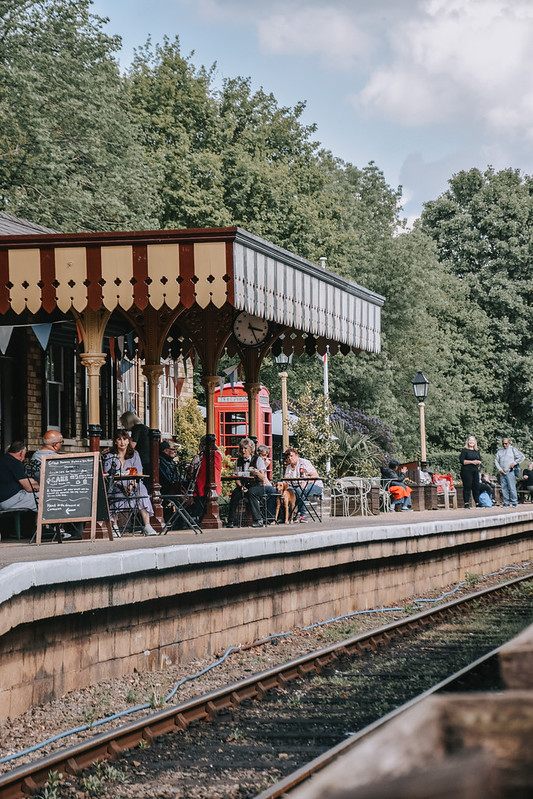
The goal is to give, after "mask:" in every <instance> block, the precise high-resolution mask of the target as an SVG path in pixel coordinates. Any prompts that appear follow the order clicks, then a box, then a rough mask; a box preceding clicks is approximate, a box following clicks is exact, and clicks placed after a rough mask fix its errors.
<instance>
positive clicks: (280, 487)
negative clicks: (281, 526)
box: [275, 480, 296, 524]
mask: <svg viewBox="0 0 533 799" xmlns="http://www.w3.org/2000/svg"><path fill="white" fill-rule="evenodd" d="M276 491H277V492H278V494H279V497H278V498H277V502H276V517H275V521H276V522H277V520H278V516H279V512H280V509H281V507H283V509H284V511H285V522H287V523H288V524H290V523H291V522H292V521H293V516H294V511H295V509H296V494H295V493H294V491H293V490H292V488H291V487H290V486H289V484H288V483H286V482H285V481H284V480H283V481H281V480H280V482H279V483H276Z"/></svg>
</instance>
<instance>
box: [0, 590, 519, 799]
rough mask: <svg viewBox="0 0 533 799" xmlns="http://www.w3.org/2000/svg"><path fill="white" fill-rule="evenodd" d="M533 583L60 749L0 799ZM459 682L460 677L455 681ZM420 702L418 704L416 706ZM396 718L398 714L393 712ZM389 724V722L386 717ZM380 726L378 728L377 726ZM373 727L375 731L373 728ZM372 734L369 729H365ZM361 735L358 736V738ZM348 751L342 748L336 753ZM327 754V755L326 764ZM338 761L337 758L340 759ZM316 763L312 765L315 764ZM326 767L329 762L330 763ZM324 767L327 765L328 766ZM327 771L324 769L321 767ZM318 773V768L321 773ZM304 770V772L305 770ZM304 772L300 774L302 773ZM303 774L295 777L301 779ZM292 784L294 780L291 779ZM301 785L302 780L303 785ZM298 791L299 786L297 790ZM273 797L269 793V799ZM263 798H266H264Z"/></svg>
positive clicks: (433, 613) (31, 766)
mask: <svg viewBox="0 0 533 799" xmlns="http://www.w3.org/2000/svg"><path fill="white" fill-rule="evenodd" d="M531 579H533V575H531V574H529V575H523V576H521V577H516V578H514V579H513V580H508V581H506V582H504V583H500V584H499V585H497V586H492V587H489V588H484V589H482V590H481V591H477V592H475V593H474V594H468V595H467V596H465V597H460V598H459V599H454V600H452V601H450V602H446V603H444V604H442V605H439V606H438V607H433V608H430V609H429V610H425V611H421V612H420V613H416V614H414V615H413V616H409V617H408V618H406V619H401V620H399V621H394V622H390V623H389V624H386V625H383V626H382V627H379V628H376V629H374V630H370V631H368V632H365V633H360V634H359V635H356V636H353V637H351V638H348V639H346V640H344V641H341V642H339V643H337V644H330V645H329V646H327V647H325V648H323V649H320V650H316V651H314V652H311V653H309V654H307V655H302V656H301V657H299V658H296V659H295V660H291V661H289V662H287V663H284V664H282V665H280V666H275V667H273V668H271V669H269V670H267V671H264V672H260V673H258V674H254V675H252V676H250V677H247V678H246V679H244V680H240V681H238V682H236V683H232V684H231V685H227V686H224V687H223V688H219V689H217V690H215V691H212V692H210V693H208V694H203V695H201V696H199V697H195V698H194V699H190V700H188V701H186V702H183V703H181V704H179V705H173V706H172V707H170V708H167V709H165V710H160V711H158V712H156V713H152V714H149V715H147V716H145V717H143V718H141V719H138V720H136V721H132V722H129V723H128V724H125V725H122V726H120V727H116V728H114V729H112V730H110V731H108V732H104V733H100V734H98V735H96V736H93V737H92V738H90V739H89V740H86V741H82V742H81V743H77V744H74V745H72V746H70V747H66V748H62V749H58V750H57V751H56V752H52V753H51V754H49V755H46V756H45V757H44V758H41V759H39V760H36V761H33V762H31V763H28V764H25V765H23V766H19V767H18V768H15V769H13V770H11V771H8V772H6V773H5V774H2V775H0V799H19V797H25V796H28V795H29V794H32V793H35V792H36V791H38V790H39V788H41V787H42V786H43V785H45V784H46V782H47V780H48V776H49V774H50V772H51V771H61V772H63V773H67V774H71V775H76V774H79V773H80V772H81V771H83V770H84V769H86V768H88V767H89V766H91V765H93V764H94V763H96V762H98V761H102V760H111V759H114V758H116V757H119V756H120V755H121V754H122V753H123V752H124V751H125V750H127V749H131V748H134V747H136V746H139V744H141V742H144V743H145V744H150V743H151V742H152V741H153V740H154V738H156V737H158V736H160V735H165V734H167V733H171V732H177V731H180V730H185V729H187V727H188V726H189V725H190V724H191V723H193V722H195V721H210V720H211V719H213V718H214V717H215V716H216V715H217V713H218V712H219V711H220V710H223V709H225V708H228V707H236V706H238V705H239V704H241V703H242V702H243V701H245V700H246V699H251V698H253V699H260V698H261V697H262V696H263V695H264V694H265V693H266V692H267V691H269V690H271V689H272V688H279V687H283V686H284V685H286V684H287V683H288V682H290V681H291V680H295V679H298V678H300V677H303V676H305V675H307V674H310V673H313V672H315V673H320V672H321V671H322V669H323V668H324V667H325V666H328V665H329V664H331V663H333V662H335V661H336V660H338V659H339V658H342V657H346V656H350V655H357V654H359V653H362V652H365V651H368V650H371V651H376V649H377V648H378V647H379V646H381V645H383V644H386V643H388V642H389V641H390V640H391V639H392V638H393V637H394V636H395V635H398V634H400V635H401V634H402V633H404V632H407V631H409V630H411V629H417V628H419V627H421V626H424V625H426V624H428V623H429V622H430V621H431V620H432V619H435V618H437V619H439V618H440V617H443V616H446V615H448V614H450V613H454V612H459V611H460V609H461V607H462V606H465V605H467V604H469V603H470V602H473V601H475V600H478V599H483V598H488V597H490V596H493V595H494V594H496V593H499V592H501V591H504V590H507V589H508V588H510V587H512V586H513V585H517V584H520V583H522V582H524V581H527V580H531ZM454 676H456V675H454ZM412 701H415V700H412ZM393 712H395V711H393ZM385 718H387V717H385ZM375 724H379V721H378V722H375ZM371 726H373V725H371ZM366 729H370V728H366ZM359 734H360V733H358V735H359ZM345 745H346V742H342V744H339V745H338V747H335V749H333V750H329V751H331V752H335V750H336V749H339V748H340V747H343V746H345ZM327 754H328V753H324V757H326V758H327ZM335 756H337V755H335ZM317 760H321V758H318V759H317ZM314 762H316V761H313V763H314ZM326 762H329V760H327V761H326ZM324 765H325V763H324ZM320 767H322V766H320ZM318 768H319V767H317V770H318ZM303 769H305V767H303ZM303 769H300V771H302V770H303ZM298 773H299V772H295V774H298ZM287 779H289V778H287ZM300 781H302V780H300ZM293 787H294V786H293ZM267 795H268V794H267V793H265V796H267ZM261 796H263V795H261ZM271 796H272V797H274V796H281V794H279V793H278V794H272V795H271Z"/></svg>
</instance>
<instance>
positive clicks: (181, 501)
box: [159, 458, 203, 535]
mask: <svg viewBox="0 0 533 799" xmlns="http://www.w3.org/2000/svg"><path fill="white" fill-rule="evenodd" d="M201 463H202V459H201V458H200V459H199V460H198V463H197V464H195V466H194V468H192V469H191V472H190V476H189V480H188V482H187V485H186V486H185V487H184V491H183V494H162V495H161V499H162V500H163V504H165V503H167V507H170V508H171V514H170V516H169V518H168V519H167V521H166V522H165V526H164V527H163V529H162V530H161V532H160V533H159V535H166V534H167V532H168V531H169V530H171V529H172V527H173V525H174V524H175V523H176V522H177V521H178V519H181V521H182V522H183V523H184V524H185V526H186V527H188V528H189V530H194V532H195V535H197V534H198V533H202V532H203V531H202V528H201V527H200V525H199V524H198V522H197V521H196V519H195V518H194V517H193V516H192V515H191V513H190V511H191V508H192V505H193V503H194V500H195V496H194V489H195V488H196V480H197V478H198V472H199V471H200V464H201Z"/></svg>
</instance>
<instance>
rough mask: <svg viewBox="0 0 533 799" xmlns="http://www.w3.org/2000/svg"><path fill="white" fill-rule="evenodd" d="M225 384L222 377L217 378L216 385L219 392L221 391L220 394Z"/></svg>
mask: <svg viewBox="0 0 533 799" xmlns="http://www.w3.org/2000/svg"><path fill="white" fill-rule="evenodd" d="M225 382H226V380H225V379H224V378H223V377H219V378H218V385H219V388H220V391H221V392H222V391H223V389H224V383H225Z"/></svg>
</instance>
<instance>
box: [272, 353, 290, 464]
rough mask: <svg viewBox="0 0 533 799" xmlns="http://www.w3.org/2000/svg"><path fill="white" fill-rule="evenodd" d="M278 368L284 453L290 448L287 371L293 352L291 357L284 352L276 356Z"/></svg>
mask: <svg viewBox="0 0 533 799" xmlns="http://www.w3.org/2000/svg"><path fill="white" fill-rule="evenodd" d="M274 360H275V362H276V366H277V367H278V372H279V376H280V378H281V429H282V447H283V450H282V451H283V452H285V450H286V449H287V447H288V446H289V407H288V403H287V370H288V368H289V366H290V365H291V363H292V352H291V354H290V355H285V353H284V352H283V350H282V351H281V352H280V354H279V355H275V356H274Z"/></svg>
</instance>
